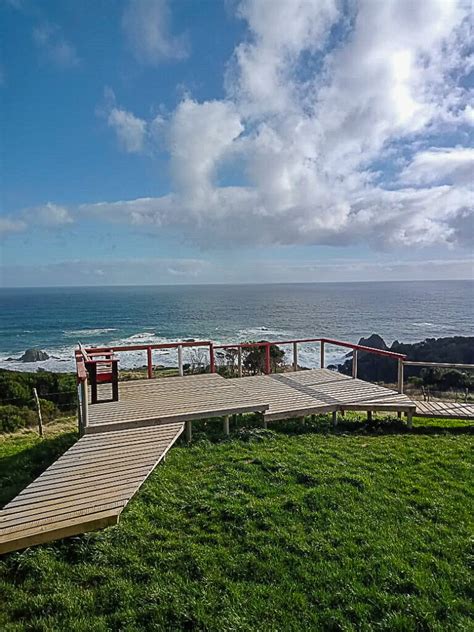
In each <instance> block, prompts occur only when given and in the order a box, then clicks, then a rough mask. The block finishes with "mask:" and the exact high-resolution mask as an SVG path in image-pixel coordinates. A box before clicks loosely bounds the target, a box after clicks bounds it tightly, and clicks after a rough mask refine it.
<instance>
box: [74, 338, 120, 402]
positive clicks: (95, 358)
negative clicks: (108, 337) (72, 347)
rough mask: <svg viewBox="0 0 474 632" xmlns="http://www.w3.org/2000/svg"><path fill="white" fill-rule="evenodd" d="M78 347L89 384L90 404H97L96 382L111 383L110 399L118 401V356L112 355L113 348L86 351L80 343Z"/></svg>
mask: <svg viewBox="0 0 474 632" xmlns="http://www.w3.org/2000/svg"><path fill="white" fill-rule="evenodd" d="M79 349H80V352H81V354H82V356H83V358H84V364H85V367H86V370H87V373H88V377H89V382H90V385H91V404H97V401H98V399H97V385H98V384H112V401H114V402H118V399H119V392H118V357H117V356H116V355H114V352H113V349H105V350H103V351H86V349H85V348H84V347H83V346H82V345H81V344H79Z"/></svg>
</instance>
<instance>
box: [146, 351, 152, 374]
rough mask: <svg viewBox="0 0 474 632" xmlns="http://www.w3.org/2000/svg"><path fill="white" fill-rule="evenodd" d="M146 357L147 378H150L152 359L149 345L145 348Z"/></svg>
mask: <svg viewBox="0 0 474 632" xmlns="http://www.w3.org/2000/svg"><path fill="white" fill-rule="evenodd" d="M146 357H147V366H148V379H149V380H151V378H152V377H153V359H152V353H151V347H148V349H147V350H146Z"/></svg>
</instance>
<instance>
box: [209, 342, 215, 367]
mask: <svg viewBox="0 0 474 632" xmlns="http://www.w3.org/2000/svg"><path fill="white" fill-rule="evenodd" d="M209 371H210V373H215V372H216V361H215V358H214V345H213V344H212V343H211V344H210V345H209Z"/></svg>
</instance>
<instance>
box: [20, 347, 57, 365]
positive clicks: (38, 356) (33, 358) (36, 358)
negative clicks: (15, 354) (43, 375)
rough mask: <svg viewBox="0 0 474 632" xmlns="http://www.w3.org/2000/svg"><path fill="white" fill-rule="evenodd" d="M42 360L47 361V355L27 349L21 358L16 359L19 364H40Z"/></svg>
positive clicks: (37, 350) (39, 350) (43, 352)
mask: <svg viewBox="0 0 474 632" xmlns="http://www.w3.org/2000/svg"><path fill="white" fill-rule="evenodd" d="M43 360H49V355H48V354H47V353H46V351H41V349H27V350H26V351H25V353H24V354H23V355H22V356H21V358H18V361H19V362H42V361H43Z"/></svg>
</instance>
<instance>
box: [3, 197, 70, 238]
mask: <svg viewBox="0 0 474 632" xmlns="http://www.w3.org/2000/svg"><path fill="white" fill-rule="evenodd" d="M74 221H75V220H74V218H73V216H72V214H71V212H70V211H69V209H67V208H66V207H65V206H59V205H58V204H52V203H51V202H47V203H46V204H43V205H41V206H36V207H32V208H27V209H24V210H23V211H22V212H21V213H19V214H18V216H17V217H13V216H4V217H0V236H4V237H6V236H8V235H9V234H13V233H21V232H24V231H26V230H27V229H28V228H31V227H34V226H41V227H45V228H61V227H65V226H68V225H69V224H73V223H74Z"/></svg>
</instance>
